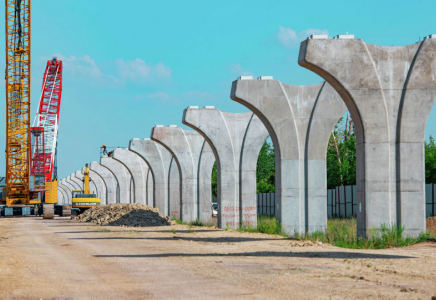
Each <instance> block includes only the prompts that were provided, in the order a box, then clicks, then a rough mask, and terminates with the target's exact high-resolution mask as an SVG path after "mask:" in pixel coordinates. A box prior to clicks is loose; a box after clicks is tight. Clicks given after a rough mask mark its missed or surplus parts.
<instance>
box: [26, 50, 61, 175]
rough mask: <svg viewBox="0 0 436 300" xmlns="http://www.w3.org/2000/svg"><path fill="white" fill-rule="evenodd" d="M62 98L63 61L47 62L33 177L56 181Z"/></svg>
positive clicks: (37, 118)
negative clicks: (55, 169) (56, 158)
mask: <svg viewBox="0 0 436 300" xmlns="http://www.w3.org/2000/svg"><path fill="white" fill-rule="evenodd" d="M61 97H62V61H60V60H57V59H56V58H53V59H52V60H49V61H47V66H46V68H45V72H44V79H43V82H42V92H41V99H40V101H39V106H38V111H37V113H36V116H35V119H34V121H33V127H32V128H31V130H32V135H33V136H34V137H35V141H34V142H33V143H32V148H33V149H32V160H31V175H44V176H45V181H47V182H51V181H52V179H53V168H54V160H55V156H56V145H57V136H58V124H59V111H60V107H61Z"/></svg>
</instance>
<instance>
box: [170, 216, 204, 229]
mask: <svg viewBox="0 0 436 300" xmlns="http://www.w3.org/2000/svg"><path fill="white" fill-rule="evenodd" d="M173 220H174V221H175V222H176V223H177V224H179V225H189V226H203V227H211V226H212V225H208V224H206V223H203V222H202V221H200V219H198V218H197V219H195V220H194V221H191V222H189V223H186V222H183V221H182V220H180V219H178V218H177V217H176V216H174V217H173Z"/></svg>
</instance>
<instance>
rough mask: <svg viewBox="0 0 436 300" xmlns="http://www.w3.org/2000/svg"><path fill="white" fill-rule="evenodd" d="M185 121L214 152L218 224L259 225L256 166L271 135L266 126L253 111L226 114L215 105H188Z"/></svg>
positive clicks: (224, 225)
mask: <svg viewBox="0 0 436 300" xmlns="http://www.w3.org/2000/svg"><path fill="white" fill-rule="evenodd" d="M183 123H184V124H185V125H188V126H190V127H192V128H194V129H195V130H197V131H198V132H199V133H200V134H201V135H202V136H203V137H204V138H205V139H206V140H207V141H208V142H209V144H210V146H211V148H212V149H213V151H214V153H215V157H216V160H217V167H218V203H219V206H218V209H219V212H218V226H219V227H221V228H225V227H226V226H230V227H232V228H236V227H239V225H245V226H246V225H250V226H256V224H257V222H256V207H257V205H256V165H257V158H258V155H259V151H260V149H261V148H262V145H263V144H264V143H265V140H266V139H267V138H268V132H267V130H266V128H265V126H263V125H262V123H261V122H260V121H259V120H258V118H257V117H255V116H254V115H253V113H242V114H235V113H226V112H222V111H220V110H218V109H215V108H214V107H213V106H211V107H205V108H204V109H198V107H195V106H191V107H189V108H188V109H186V110H185V111H184V115H183ZM242 167H243V168H244V169H242Z"/></svg>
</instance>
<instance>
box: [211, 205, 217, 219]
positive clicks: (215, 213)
mask: <svg viewBox="0 0 436 300" xmlns="http://www.w3.org/2000/svg"><path fill="white" fill-rule="evenodd" d="M212 217H218V203H212Z"/></svg>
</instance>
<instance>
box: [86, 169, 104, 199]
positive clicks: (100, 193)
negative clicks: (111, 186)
mask: <svg viewBox="0 0 436 300" xmlns="http://www.w3.org/2000/svg"><path fill="white" fill-rule="evenodd" d="M83 172H85V168H82V171H81V174H82V176H83ZM89 179H90V180H91V182H92V183H93V184H94V186H95V192H96V194H97V197H98V198H100V204H102V205H105V204H107V200H106V198H107V187H106V183H105V181H104V180H103V178H102V177H101V176H100V175H99V174H98V173H97V172H95V171H93V170H91V169H89Z"/></svg>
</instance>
